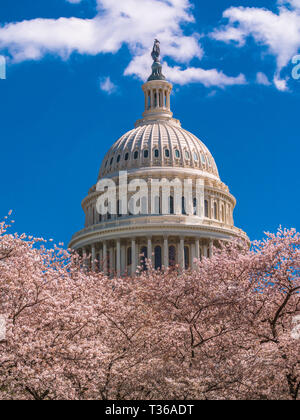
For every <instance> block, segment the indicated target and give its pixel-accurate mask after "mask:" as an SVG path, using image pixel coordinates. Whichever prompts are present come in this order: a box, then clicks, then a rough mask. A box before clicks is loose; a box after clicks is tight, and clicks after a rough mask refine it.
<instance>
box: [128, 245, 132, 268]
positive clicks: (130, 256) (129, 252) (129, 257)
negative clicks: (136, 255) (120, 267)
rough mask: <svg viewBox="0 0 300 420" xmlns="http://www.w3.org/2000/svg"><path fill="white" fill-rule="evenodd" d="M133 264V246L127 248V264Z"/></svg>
mask: <svg viewBox="0 0 300 420" xmlns="http://www.w3.org/2000/svg"><path fill="white" fill-rule="evenodd" d="M131 264H132V251H131V247H130V248H127V265H128V266H129V265H131Z"/></svg>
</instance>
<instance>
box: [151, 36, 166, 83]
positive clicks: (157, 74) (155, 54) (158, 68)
mask: <svg viewBox="0 0 300 420" xmlns="http://www.w3.org/2000/svg"><path fill="white" fill-rule="evenodd" d="M151 57H152V59H153V61H154V63H153V64H152V74H151V76H150V77H149V78H148V82H150V81H151V80H166V78H165V76H164V75H163V74H162V65H161V64H160V61H159V57H160V42H159V40H158V39H155V40H154V45H153V50H152V53H151Z"/></svg>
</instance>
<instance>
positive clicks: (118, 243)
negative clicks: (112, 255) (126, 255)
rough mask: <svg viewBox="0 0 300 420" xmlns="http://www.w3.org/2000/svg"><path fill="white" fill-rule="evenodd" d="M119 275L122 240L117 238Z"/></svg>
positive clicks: (118, 270) (118, 272) (119, 271)
mask: <svg viewBox="0 0 300 420" xmlns="http://www.w3.org/2000/svg"><path fill="white" fill-rule="evenodd" d="M116 269H117V276H118V277H120V276H121V240H120V239H118V240H117V267H116Z"/></svg>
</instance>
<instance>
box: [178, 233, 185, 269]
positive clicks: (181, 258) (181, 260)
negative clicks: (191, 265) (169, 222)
mask: <svg viewBox="0 0 300 420" xmlns="http://www.w3.org/2000/svg"><path fill="white" fill-rule="evenodd" d="M179 265H180V267H181V268H182V270H184V269H185V264H184V238H180V243H179Z"/></svg>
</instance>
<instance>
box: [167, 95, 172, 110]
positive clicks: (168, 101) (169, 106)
mask: <svg viewBox="0 0 300 420" xmlns="http://www.w3.org/2000/svg"><path fill="white" fill-rule="evenodd" d="M167 108H168V109H170V108H171V100H170V92H169V91H168V92H167Z"/></svg>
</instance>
